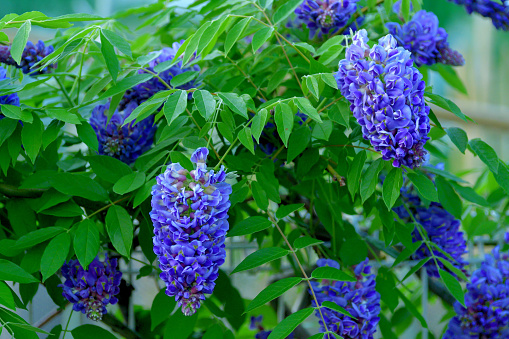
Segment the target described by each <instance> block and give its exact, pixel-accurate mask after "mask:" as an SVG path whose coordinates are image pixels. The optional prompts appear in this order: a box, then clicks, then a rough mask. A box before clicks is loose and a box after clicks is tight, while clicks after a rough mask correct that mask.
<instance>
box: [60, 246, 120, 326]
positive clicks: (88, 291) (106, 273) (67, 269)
mask: <svg viewBox="0 0 509 339" xmlns="http://www.w3.org/2000/svg"><path fill="white" fill-rule="evenodd" d="M62 276H63V277H64V278H65V282H64V283H63V284H61V285H58V286H59V287H62V289H63V292H62V295H63V296H64V297H65V298H66V299H67V300H69V301H70V302H71V303H73V304H74V305H73V310H74V311H77V312H81V313H83V314H86V315H87V318H89V319H91V320H95V321H98V320H101V319H102V317H103V315H104V314H106V313H107V310H106V305H108V304H112V305H113V304H116V303H117V301H118V299H117V298H116V297H115V295H117V294H118V293H119V292H120V288H119V286H120V280H121V279H122V272H120V271H118V270H117V259H115V258H113V259H110V258H108V256H106V258H105V259H104V261H100V260H99V258H98V257H96V258H95V259H94V260H93V261H92V262H91V263H90V265H88V269H87V270H85V269H83V267H82V266H81V264H80V263H79V262H78V260H76V259H74V260H70V261H69V262H66V263H64V265H63V266H62Z"/></svg>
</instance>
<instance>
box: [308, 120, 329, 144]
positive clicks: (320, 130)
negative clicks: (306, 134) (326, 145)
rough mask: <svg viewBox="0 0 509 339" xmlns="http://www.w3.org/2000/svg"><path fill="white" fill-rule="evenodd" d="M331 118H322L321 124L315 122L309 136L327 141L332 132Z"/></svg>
mask: <svg viewBox="0 0 509 339" xmlns="http://www.w3.org/2000/svg"><path fill="white" fill-rule="evenodd" d="M332 129H333V126H332V120H324V121H323V122H322V123H321V124H319V123H315V125H314V126H313V133H312V134H311V136H312V137H313V138H315V139H321V140H325V141H328V140H329V138H330V135H331V133H332Z"/></svg>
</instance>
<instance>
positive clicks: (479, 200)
mask: <svg viewBox="0 0 509 339" xmlns="http://www.w3.org/2000/svg"><path fill="white" fill-rule="evenodd" d="M502 172H505V171H504V169H503V168H502V165H499V167H498V175H495V179H497V177H498V176H499V175H501V174H502ZM497 182H498V179H497ZM452 185H453V186H454V189H455V190H456V192H458V193H459V195H461V196H462V197H463V199H465V200H468V201H470V202H473V203H474V204H478V205H481V206H485V207H489V206H490V204H489V203H488V202H487V201H486V199H484V197H482V196H480V195H479V194H478V193H477V192H476V191H474V190H473V189H472V188H471V187H464V186H460V185H458V184H456V183H452ZM499 185H501V183H500V182H499ZM501 186H502V185H501ZM502 187H503V186H502ZM507 188H508V189H506V192H508V194H509V172H507Z"/></svg>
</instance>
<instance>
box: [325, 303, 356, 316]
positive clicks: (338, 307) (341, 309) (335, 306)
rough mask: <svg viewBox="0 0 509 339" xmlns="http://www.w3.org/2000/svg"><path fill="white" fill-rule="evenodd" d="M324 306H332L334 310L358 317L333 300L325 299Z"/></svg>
mask: <svg viewBox="0 0 509 339" xmlns="http://www.w3.org/2000/svg"><path fill="white" fill-rule="evenodd" d="M322 306H323V307H327V308H330V309H331V310H334V311H336V312H339V313H341V314H344V315H346V316H349V317H350V318H353V319H357V318H355V317H354V316H353V315H352V314H351V313H350V312H348V311H347V310H345V309H344V308H343V307H341V306H339V305H338V304H336V303H333V302H332V301H328V300H325V301H324V302H322Z"/></svg>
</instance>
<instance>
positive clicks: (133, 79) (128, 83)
mask: <svg viewBox="0 0 509 339" xmlns="http://www.w3.org/2000/svg"><path fill="white" fill-rule="evenodd" d="M152 77H153V75H152V74H147V73H142V74H135V75H133V76H130V77H125V78H124V79H122V80H120V81H119V82H117V84H116V85H115V86H113V87H111V88H110V89H108V90H107V91H106V92H104V94H103V95H101V97H100V98H99V99H105V98H109V97H112V96H114V95H115V94H119V93H122V92H125V91H126V90H128V89H129V88H132V87H134V86H136V85H138V84H141V83H143V82H146V81H148V80H150V79H152Z"/></svg>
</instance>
